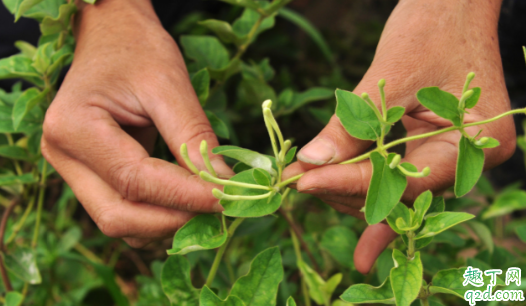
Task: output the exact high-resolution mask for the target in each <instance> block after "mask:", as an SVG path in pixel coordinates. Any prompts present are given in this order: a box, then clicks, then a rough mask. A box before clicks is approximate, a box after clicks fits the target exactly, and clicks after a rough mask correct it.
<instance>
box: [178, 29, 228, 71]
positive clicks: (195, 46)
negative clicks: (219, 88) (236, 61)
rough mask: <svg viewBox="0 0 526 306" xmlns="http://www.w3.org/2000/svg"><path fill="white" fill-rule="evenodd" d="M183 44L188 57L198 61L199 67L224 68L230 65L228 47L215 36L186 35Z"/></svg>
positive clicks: (182, 38)
mask: <svg viewBox="0 0 526 306" xmlns="http://www.w3.org/2000/svg"><path fill="white" fill-rule="evenodd" d="M181 45H182V46H183V49H184V53H185V55H186V56H187V57H188V58H191V59H193V60H195V61H196V62H197V68H198V69H199V70H200V69H203V68H206V67H209V68H211V69H216V70H218V69H223V68H225V67H226V66H228V63H229V55H228V51H227V50H226V48H225V47H224V46H223V45H222V44H221V42H219V40H218V39H217V38H216V37H214V36H204V35H203V36H197V35H185V36H182V37H181Z"/></svg>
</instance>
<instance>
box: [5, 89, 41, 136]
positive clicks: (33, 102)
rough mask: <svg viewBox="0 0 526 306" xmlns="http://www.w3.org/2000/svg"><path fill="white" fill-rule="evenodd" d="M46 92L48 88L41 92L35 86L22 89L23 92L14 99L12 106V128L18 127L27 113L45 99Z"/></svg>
mask: <svg viewBox="0 0 526 306" xmlns="http://www.w3.org/2000/svg"><path fill="white" fill-rule="evenodd" d="M48 92H49V90H48V89H45V90H44V91H42V92H41V91H40V90H38V89H37V88H35V87H31V88H29V89H28V90H26V91H24V93H23V94H22V95H21V96H20V97H19V98H18V99H17V100H16V102H15V105H14V106H13V128H14V129H15V130H17V129H18V127H19V126H20V123H22V120H23V119H24V117H25V116H26V115H27V113H29V111H31V109H33V107H35V106H37V105H38V104H40V103H41V102H42V101H44V100H45V99H46V95H47V94H48Z"/></svg>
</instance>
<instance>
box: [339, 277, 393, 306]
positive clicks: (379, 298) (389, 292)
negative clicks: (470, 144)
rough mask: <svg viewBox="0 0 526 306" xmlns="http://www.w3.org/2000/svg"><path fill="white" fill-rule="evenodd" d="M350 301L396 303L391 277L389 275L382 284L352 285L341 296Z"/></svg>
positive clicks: (358, 302) (357, 302)
mask: <svg viewBox="0 0 526 306" xmlns="http://www.w3.org/2000/svg"><path fill="white" fill-rule="evenodd" d="M340 298H341V299H342V300H344V301H346V302H349V303H356V304H360V303H380V304H395V297H394V294H393V289H392V288H391V278H390V277H387V278H386V280H385V281H384V282H383V283H382V285H380V286H378V287H373V286H371V285H368V284H357V285H352V286H351V287H349V289H347V290H345V292H344V293H343V294H342V296H341V297H340Z"/></svg>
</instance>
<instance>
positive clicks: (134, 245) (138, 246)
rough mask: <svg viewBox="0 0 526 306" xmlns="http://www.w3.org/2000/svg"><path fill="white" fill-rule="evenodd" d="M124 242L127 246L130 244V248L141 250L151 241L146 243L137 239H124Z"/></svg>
mask: <svg viewBox="0 0 526 306" xmlns="http://www.w3.org/2000/svg"><path fill="white" fill-rule="evenodd" d="M122 240H124V242H126V244H128V245H129V246H130V247H132V248H134V249H141V248H143V247H145V246H146V245H148V244H149V243H150V241H145V240H143V239H136V238H124V239H122Z"/></svg>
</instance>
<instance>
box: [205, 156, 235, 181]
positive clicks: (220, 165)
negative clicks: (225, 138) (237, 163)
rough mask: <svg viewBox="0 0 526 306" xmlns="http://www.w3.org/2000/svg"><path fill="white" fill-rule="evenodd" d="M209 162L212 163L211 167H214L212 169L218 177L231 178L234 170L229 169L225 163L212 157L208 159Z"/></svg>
mask: <svg viewBox="0 0 526 306" xmlns="http://www.w3.org/2000/svg"><path fill="white" fill-rule="evenodd" d="M210 163H211V164H212V167H214V170H215V171H216V172H217V176H218V177H219V178H226V179H228V178H231V177H232V176H234V171H232V169H230V168H229V167H228V166H227V164H225V162H224V161H223V160H221V159H212V160H210Z"/></svg>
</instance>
